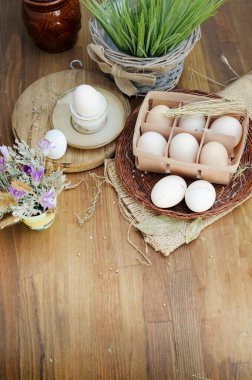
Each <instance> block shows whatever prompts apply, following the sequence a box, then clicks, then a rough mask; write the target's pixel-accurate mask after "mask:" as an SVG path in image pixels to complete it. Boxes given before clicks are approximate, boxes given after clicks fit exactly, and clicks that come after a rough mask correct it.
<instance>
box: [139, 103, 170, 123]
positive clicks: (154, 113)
mask: <svg viewBox="0 0 252 380" xmlns="http://www.w3.org/2000/svg"><path fill="white" fill-rule="evenodd" d="M169 109H170V108H169V107H168V106H166V105H164V104H160V105H158V106H155V107H153V108H152V109H151V110H150V112H149V113H148V115H147V118H146V123H150V124H156V125H160V126H161V127H172V125H173V119H172V118H170V117H168V116H166V115H165V114H166V113H167V111H169Z"/></svg>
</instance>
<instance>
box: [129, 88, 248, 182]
mask: <svg viewBox="0 0 252 380" xmlns="http://www.w3.org/2000/svg"><path fill="white" fill-rule="evenodd" d="M165 100H166V101H165ZM202 100H209V98H208V97H202V96H199V95H194V94H193V95H192V94H185V93H180V92H159V91H158V92H157V91H152V92H150V93H149V94H148V95H147V96H146V98H145V99H144V102H143V104H142V106H141V110H145V111H146V110H147V111H148V110H149V109H150V108H149V107H152V106H154V105H155V106H156V105H159V104H165V105H168V104H171V103H169V102H172V104H173V105H174V104H175V103H176V102H177V103H178V104H185V103H191V102H196V101H202ZM223 115H224V114H223ZM229 116H233V117H236V118H237V119H238V120H239V121H240V122H241V125H242V129H243V135H242V139H241V141H240V143H239V144H238V145H237V146H235V138H234V137H231V136H227V135H222V134H220V133H216V132H214V131H211V129H210V126H211V124H212V123H213V122H214V120H216V119H217V118H219V117H220V116H218V117H206V125H205V128H204V129H203V131H201V132H193V131H188V130H186V129H184V128H181V127H178V123H179V119H180V118H178V117H177V118H175V120H174V123H173V126H172V127H170V129H169V131H168V133H165V135H164V132H163V131H161V132H162V133H161V134H162V135H163V136H164V137H165V138H166V139H168V141H167V146H166V150H165V156H159V155H151V154H149V153H146V152H144V151H143V150H140V149H138V148H137V142H138V139H139V137H140V136H141V133H145V132H147V131H151V130H152V131H153V125H149V124H148V123H145V118H146V113H145V115H144V112H141V111H140V112H139V116H138V119H137V122H136V125H135V132H134V137H133V154H134V155H135V159H136V166H137V168H138V169H140V170H143V171H148V172H155V173H167V174H168V173H170V174H177V175H180V176H182V177H184V178H187V177H188V178H195V179H205V180H208V181H209V182H212V183H216V184H223V185H226V184H228V182H229V181H230V180H231V178H232V175H233V174H234V173H235V172H236V170H237V168H238V166H239V163H240V159H241V156H242V154H243V151H244V148H245V143H246V138H247V133H248V125H249V116H248V113H246V115H245V117H244V116H241V115H229ZM151 128H152V129H151ZM155 131H157V130H155ZM157 132H158V131H157ZM158 133H160V132H158ZM179 133H189V134H191V135H193V136H194V137H195V138H196V139H197V141H198V143H199V150H198V152H197V159H196V162H195V163H188V162H184V161H178V160H174V159H172V158H170V157H169V147H170V143H171V141H172V139H173V137H175V136H176V135H177V134H179ZM211 141H216V142H220V143H222V144H223V145H224V146H225V148H226V149H227V152H228V156H229V162H228V165H227V166H214V165H203V164H200V162H199V161H200V153H201V150H202V148H203V146H204V145H205V144H206V143H207V142H211ZM185 149H186V147H185Z"/></svg>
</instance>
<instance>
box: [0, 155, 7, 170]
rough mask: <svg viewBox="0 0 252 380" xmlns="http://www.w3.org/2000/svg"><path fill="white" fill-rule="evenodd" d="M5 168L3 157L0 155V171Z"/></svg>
mask: <svg viewBox="0 0 252 380" xmlns="http://www.w3.org/2000/svg"><path fill="white" fill-rule="evenodd" d="M5 170H6V164H5V159H4V158H3V157H0V173H3V172H4V171H5Z"/></svg>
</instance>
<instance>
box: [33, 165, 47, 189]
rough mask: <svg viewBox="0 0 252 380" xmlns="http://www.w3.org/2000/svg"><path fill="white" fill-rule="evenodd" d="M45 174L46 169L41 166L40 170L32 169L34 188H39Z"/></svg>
mask: <svg viewBox="0 0 252 380" xmlns="http://www.w3.org/2000/svg"><path fill="white" fill-rule="evenodd" d="M43 174H44V168H43V167H42V166H41V167H40V168H38V170H36V169H34V168H31V178H32V183H33V185H34V186H37V185H38V184H39V183H40V181H41V178H42V177H43Z"/></svg>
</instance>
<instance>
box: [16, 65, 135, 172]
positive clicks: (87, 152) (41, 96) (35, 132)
mask: <svg viewBox="0 0 252 380" xmlns="http://www.w3.org/2000/svg"><path fill="white" fill-rule="evenodd" d="M84 83H85V84H89V85H93V86H102V87H104V88H106V89H107V90H109V91H111V92H113V94H114V95H116V97H117V98H118V99H120V100H121V103H122V105H123V107H124V110H125V121H126V118H127V117H128V116H129V115H130V105H129V101H128V99H127V98H126V97H125V96H123V95H122V94H121V92H120V91H119V90H118V89H117V87H116V85H115V84H114V83H113V82H112V81H110V80H109V79H108V78H106V77H105V76H103V75H102V74H100V73H96V72H91V71H85V70H82V69H80V70H65V71H60V72H58V73H53V74H50V75H47V76H45V77H43V78H41V79H39V80H37V81H36V82H34V83H32V84H31V85H30V86H29V87H28V88H27V89H26V90H25V91H24V92H23V94H22V95H21V96H20V98H19V99H18V100H17V102H16V104H15V107H14V111H13V115H12V130H13V133H14V136H15V137H16V138H18V139H20V140H24V141H26V142H27V143H28V144H29V145H31V146H36V145H38V142H39V140H41V139H43V137H44V135H45V133H46V132H47V131H48V130H50V129H52V128H53V127H52V125H51V113H52V110H53V107H54V105H55V103H56V102H57V100H58V99H59V98H60V96H61V95H62V94H64V93H66V92H67V91H68V90H70V89H72V88H74V87H76V86H79V85H80V84H84ZM115 122H116V120H115ZM115 145H116V141H112V142H110V143H109V144H107V145H105V146H103V147H100V148H96V149H78V148H73V147H71V146H68V147H67V151H66V154H65V155H64V156H63V157H62V158H61V159H60V160H56V161H55V160H54V161H52V162H53V163H55V166H57V167H58V166H59V165H60V166H61V167H62V169H64V171H65V173H75V172H82V171H85V170H90V169H94V168H96V167H97V166H100V165H102V164H103V162H104V160H105V159H106V158H109V157H111V156H112V155H113V154H114V152H115Z"/></svg>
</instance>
